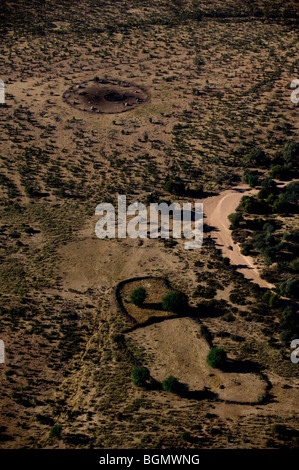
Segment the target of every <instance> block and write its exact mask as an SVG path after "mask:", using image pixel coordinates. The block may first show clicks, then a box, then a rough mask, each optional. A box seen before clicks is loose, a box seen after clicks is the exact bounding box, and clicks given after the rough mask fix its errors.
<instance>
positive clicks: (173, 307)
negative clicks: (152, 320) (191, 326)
mask: <svg viewBox="0 0 299 470" xmlns="http://www.w3.org/2000/svg"><path fill="white" fill-rule="evenodd" d="M162 307H163V310H166V311H168V312H173V313H182V312H183V311H184V310H186V309H187V308H188V297H187V296H186V294H184V293H183V292H179V291H171V292H168V294H166V295H165V296H164V297H163V300H162Z"/></svg>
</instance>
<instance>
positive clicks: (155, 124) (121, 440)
mask: <svg viewBox="0 0 299 470" xmlns="http://www.w3.org/2000/svg"><path fill="white" fill-rule="evenodd" d="M298 15H299V13H298V5H297V4H296V2H293V1H284V2H282V1H280V0H275V1H272V2H269V1H266V0H260V1H257V2H251V1H247V0H240V1H238V0H230V1H228V2H218V0H209V1H200V0H195V1H190V2H189V1H184V0H172V1H160V0H159V1H158V0H144V1H137V0H126V1H125V2H123V1H115V0H113V1H112V0H107V1H100V0H83V1H80V2H78V1H76V0H74V1H72V2H69V1H66V0H59V1H52V2H51V6H49V2H42V1H39V0H33V1H30V2H27V1H25V0H20V1H18V2H17V1H14V0H12V1H7V2H5V4H4V6H3V9H2V12H1V17H0V20H1V21H0V29H1V46H0V49H1V56H2V57H3V60H2V63H1V66H0V71H1V72H0V76H1V79H2V80H4V82H5V85H6V102H5V104H2V105H0V112H1V122H0V127H1V150H0V155H1V162H0V220H1V222H0V239H1V248H0V258H1V266H0V338H1V339H3V340H4V342H5V346H6V363H5V365H3V364H0V366H1V367H0V375H1V381H0V393H1V400H2V411H1V427H0V446H1V447H3V448H5V447H9V448H21V447H26V448H36V447H38V448H43V447H47V448H92V447H93V448H117V447H122V448H170V447H171V448H176V447H186V448H189V447H198V448H265V447H270V448H272V447H274V448H285V447H288V448H294V447H298V445H299V439H298V436H299V434H298V433H299V427H298V399H297V395H296V394H297V393H298V385H299V382H298V380H299V375H298V371H299V368H298V367H299V366H298V364H297V365H296V364H293V363H292V362H291V361H290V353H291V350H290V341H291V340H292V339H294V338H298V337H299V327H298V292H299V289H298V287H299V273H298V265H299V259H298V233H299V226H298V184H299V183H298V181H296V180H298V157H299V138H298V106H296V105H295V104H293V103H292V102H291V100H290V94H291V89H290V83H291V81H292V80H293V79H294V78H299V62H298V58H297V55H298V54H297V50H298V18H299V16H298ZM108 79H110V80H123V81H124V82H126V83H132V84H134V86H135V85H136V86H139V87H142V88H144V89H145V90H146V91H147V93H148V96H149V99H148V101H147V102H145V103H142V104H141V105H140V106H138V107H136V109H133V110H131V111H128V112H125V113H121V114H97V115H96V114H94V113H84V112H82V111H80V109H75V108H74V107H72V106H70V105H69V103H67V102H66V101H65V100H63V94H64V93H65V92H66V91H67V90H68V89H69V88H70V87H74V88H75V89H78V88H76V87H78V86H80V84H82V83H83V82H85V81H92V80H93V81H94V82H96V83H98V82H99V80H108ZM281 181H283V184H282V183H281ZM244 184H247V185H249V187H251V188H253V189H254V191H255V193H254V194H251V195H250V196H246V195H245V196H244V197H243V199H242V200H241V203H240V205H239V207H238V208H237V211H236V212H234V213H232V214H231V215H230V216H229V222H230V224H231V230H232V236H233V240H234V241H235V242H236V243H238V245H239V246H240V248H241V251H242V254H243V255H244V256H245V257H251V258H252V259H253V262H254V263H256V264H255V267H256V269H257V270H258V272H259V274H260V275H261V277H262V279H264V280H266V281H267V282H268V283H270V285H271V286H272V287H271V288H268V289H266V288H261V287H260V286H259V285H257V284H255V283H254V282H249V281H248V280H247V279H245V278H244V277H243V276H242V274H241V273H240V272H238V269H236V267H235V266H232V264H231V262H230V259H229V258H228V257H226V256H223V254H222V252H221V247H219V246H218V245H217V244H216V243H215V240H214V239H213V238H212V237H211V236H209V233H210V230H211V227H208V226H205V239H204V244H203V247H202V248H201V249H200V250H194V251H192V250H185V249H184V245H183V242H184V241H183V240H174V239H169V240H163V239H160V238H159V239H153V240H130V239H120V240H117V239H116V240H108V239H107V240H98V239H96V237H95V234H94V226H95V223H96V221H97V220H98V219H97V218H96V217H95V216H94V210H95V207H96V205H97V204H99V203H100V202H111V203H116V201H117V196H118V194H126V195H127V200H128V203H129V202H134V201H136V200H137V199H138V200H140V201H142V202H144V203H146V204H149V203H150V202H162V201H165V202H173V201H179V202H195V201H198V200H200V201H202V202H203V203H204V204H205V200H207V198H209V197H213V196H215V195H217V194H219V193H220V192H221V191H224V190H229V189H231V188H232V187H234V186H237V185H244ZM164 280H167V281H168V283H165V282H164ZM121 281H130V282H125V283H124V284H123V285H121V287H120V288H119V290H118V291H117V292H118V296H117V295H116V291H115V288H116V287H117V286H119V283H120V282H121Z"/></svg>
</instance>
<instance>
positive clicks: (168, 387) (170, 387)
mask: <svg viewBox="0 0 299 470" xmlns="http://www.w3.org/2000/svg"><path fill="white" fill-rule="evenodd" d="M162 388H163V390H164V391H165V392H169V393H177V392H178V391H179V381H178V380H177V379H176V378H175V377H173V376H172V375H169V377H167V378H166V379H165V380H163V382H162Z"/></svg>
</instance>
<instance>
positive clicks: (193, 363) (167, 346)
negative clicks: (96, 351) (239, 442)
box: [128, 318, 265, 402]
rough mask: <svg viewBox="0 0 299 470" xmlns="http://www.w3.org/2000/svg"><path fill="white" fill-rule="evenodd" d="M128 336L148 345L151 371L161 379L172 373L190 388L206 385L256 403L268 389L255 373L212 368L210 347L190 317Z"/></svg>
mask: <svg viewBox="0 0 299 470" xmlns="http://www.w3.org/2000/svg"><path fill="white" fill-rule="evenodd" d="M128 336H129V337H132V338H134V339H135V340H136V341H137V342H138V343H139V344H142V346H143V348H145V350H146V351H147V353H148V354H149V356H150V357H151V363H150V364H149V367H150V371H151V374H152V376H153V377H154V378H155V379H157V380H159V381H163V380H164V379H165V378H166V377H167V376H168V375H173V376H175V377H176V378H177V379H178V380H179V381H180V382H181V383H184V384H186V385H188V388H189V390H203V389H204V388H205V387H206V388H207V389H209V390H211V391H213V392H215V393H217V394H218V396H219V398H221V399H223V400H230V401H238V402H250V401H252V402H255V401H256V400H257V396H258V395H259V394H260V395H263V394H264V392H265V382H264V381H263V380H261V379H260V378H259V377H258V376H257V375H255V374H254V373H251V372H249V371H247V373H245V372H244V373H237V372H225V373H224V372H221V371H220V370H217V369H212V368H211V367H209V366H208V365H207V362H206V358H207V355H208V352H209V346H208V344H207V342H206V341H205V339H204V338H203V337H202V336H201V333H200V326H199V325H198V324H197V323H196V322H195V321H194V320H192V319H191V318H177V319H172V320H165V321H164V322H162V323H159V324H154V325H151V326H147V327H144V328H140V329H138V330H135V331H133V332H131V333H129V334H128Z"/></svg>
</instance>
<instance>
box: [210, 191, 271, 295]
mask: <svg viewBox="0 0 299 470" xmlns="http://www.w3.org/2000/svg"><path fill="white" fill-rule="evenodd" d="M256 193H257V190H256V189H250V188H249V186H247V185H244V186H237V187H235V188H234V189H229V190H227V191H224V192H222V193H220V194H219V195H218V196H212V197H209V198H207V199H205V200H204V215H205V219H204V221H205V223H207V224H208V225H209V226H211V227H213V228H214V229H213V230H212V232H210V234H211V237H212V238H213V239H214V240H215V241H216V245H217V247H219V248H221V251H222V253H223V256H227V257H228V258H229V259H230V261H231V264H232V265H233V266H235V267H237V270H238V271H239V272H241V273H242V274H244V277H245V278H246V279H249V280H250V281H253V282H255V283H256V284H258V285H259V286H261V287H268V288H272V287H275V286H273V285H272V284H269V283H268V282H266V281H264V280H263V279H261V278H260V275H259V272H258V270H257V268H256V267H255V265H254V260H253V258H251V257H250V256H244V255H242V254H241V250H240V247H239V245H238V244H237V243H234V241H233V239H232V236H231V231H230V230H229V226H230V222H229V220H228V216H229V214H231V213H233V212H235V210H236V208H237V207H238V205H239V203H240V201H241V198H242V197H243V196H244V195H246V196H249V195H253V194H256ZM229 247H231V249H230V248H229Z"/></svg>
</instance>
